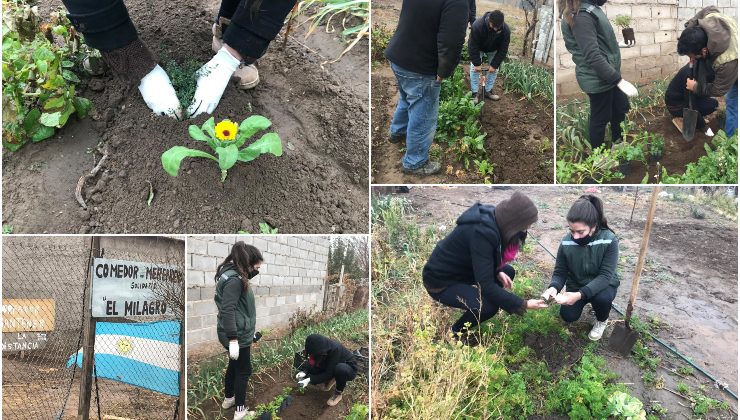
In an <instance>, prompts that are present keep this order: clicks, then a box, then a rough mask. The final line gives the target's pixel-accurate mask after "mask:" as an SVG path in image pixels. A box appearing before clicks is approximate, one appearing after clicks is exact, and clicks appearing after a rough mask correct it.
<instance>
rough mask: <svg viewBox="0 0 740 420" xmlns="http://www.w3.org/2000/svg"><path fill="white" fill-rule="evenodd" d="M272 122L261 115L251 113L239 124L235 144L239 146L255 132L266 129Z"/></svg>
mask: <svg viewBox="0 0 740 420" xmlns="http://www.w3.org/2000/svg"><path fill="white" fill-rule="evenodd" d="M271 125H272V123H271V122H270V120H268V119H267V118H265V117H263V116H262V115H252V116H251V117H249V118H247V119H246V120H244V121H242V123H241V124H239V133H238V134H237V136H236V139H237V146H241V145H242V144H244V142H245V141H247V140H248V139H249V138H251V137H252V136H253V135H255V134H256V133H257V132H259V131H262V130H267V129H268V128H269V127H270V126H271Z"/></svg>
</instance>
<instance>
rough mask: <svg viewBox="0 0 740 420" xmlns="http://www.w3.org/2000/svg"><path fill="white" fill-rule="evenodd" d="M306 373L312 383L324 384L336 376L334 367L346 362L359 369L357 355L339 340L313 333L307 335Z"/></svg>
mask: <svg viewBox="0 0 740 420" xmlns="http://www.w3.org/2000/svg"><path fill="white" fill-rule="evenodd" d="M305 350H306V357H308V358H309V361H308V362H307V363H306V364H305V366H306V367H307V368H306V371H305V372H306V374H307V375H308V377H309V378H311V383H312V384H322V383H325V382H326V381H328V380H330V379H331V378H333V377H334V368H336V367H337V365H338V364H339V363H346V364H348V365H350V366H352V368H353V369H354V370H355V371H357V366H355V356H354V355H353V354H352V352H351V351H349V350H347V349H346V348H345V347H344V346H343V345H342V344H341V343H339V342H338V341H334V340H331V339H329V338H327V337H324V336H323V335H319V334H311V335H309V336H308V337H306V347H305Z"/></svg>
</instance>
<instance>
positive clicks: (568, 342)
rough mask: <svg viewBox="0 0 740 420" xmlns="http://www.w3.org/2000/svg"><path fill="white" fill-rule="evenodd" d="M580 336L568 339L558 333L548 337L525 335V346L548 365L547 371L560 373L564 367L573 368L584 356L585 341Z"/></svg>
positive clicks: (552, 333)
mask: <svg viewBox="0 0 740 420" xmlns="http://www.w3.org/2000/svg"><path fill="white" fill-rule="evenodd" d="M578 337H580V336H576V337H573V336H569V337H567V338H566V339H563V337H561V336H560V334H558V333H556V332H551V333H549V334H547V335H540V334H530V333H527V334H525V335H524V345H526V346H527V347H529V348H531V349H532V350H533V351H534V354H536V355H537V358H538V359H541V360H542V361H544V362H545V364H546V365H547V370H548V371H549V372H550V373H552V374H555V373H558V372H560V369H562V368H564V367H569V366H573V365H574V364H576V363H578V361H579V360H581V356H583V345H584V342H583V340H579V339H578Z"/></svg>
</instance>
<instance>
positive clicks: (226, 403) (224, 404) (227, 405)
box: [221, 397, 236, 410]
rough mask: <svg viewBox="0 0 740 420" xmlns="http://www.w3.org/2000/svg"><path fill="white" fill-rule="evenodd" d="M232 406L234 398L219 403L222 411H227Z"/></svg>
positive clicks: (234, 403)
mask: <svg viewBox="0 0 740 420" xmlns="http://www.w3.org/2000/svg"><path fill="white" fill-rule="evenodd" d="M234 405H236V397H231V398H224V402H222V403H221V407H222V408H223V409H224V410H228V409H229V408H231V407H233V406H234Z"/></svg>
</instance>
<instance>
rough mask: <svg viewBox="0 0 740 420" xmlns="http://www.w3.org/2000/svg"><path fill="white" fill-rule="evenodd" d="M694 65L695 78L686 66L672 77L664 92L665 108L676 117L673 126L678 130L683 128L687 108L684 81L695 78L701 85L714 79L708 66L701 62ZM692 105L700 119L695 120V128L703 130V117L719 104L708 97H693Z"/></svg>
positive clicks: (687, 96) (686, 92) (704, 123)
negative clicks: (683, 118)
mask: <svg viewBox="0 0 740 420" xmlns="http://www.w3.org/2000/svg"><path fill="white" fill-rule="evenodd" d="M694 65H695V66H696V69H695V70H694V72H695V74H696V76H695V77H692V75H691V73H692V69H691V68H690V67H689V65H688V64H687V65H685V66H683V67H682V68H681V70H679V71H678V73H676V75H675V76H673V79H672V80H671V82H670V83H669V84H668V87H667V88H666V91H665V105H666V108H667V109H668V112H669V113H670V114H671V115H673V116H674V117H676V118H674V119H673V124H674V125H675V126H676V128H678V129H679V130H682V127H683V122H682V117H683V109H684V108H688V106H689V92H688V91H687V90H686V80H688V79H690V78H695V79H696V80H701V81H702V82H701V83H707V82H709V83H711V81H712V80H713V79H714V71H713V70H712V67H711V66H710V65H707V63H701V62H697V63H694ZM692 105H693V107H694V109H695V110H697V111H699V115H701V118H697V119H696V128H697V129H703V128H704V126H705V125H706V122H705V121H704V117H705V116H707V115H709V114H711V113H712V112H714V111H715V110H716V109H717V106H719V102H718V101H717V100H716V99H714V98H712V97H709V96H698V95H694V98H693V99H692Z"/></svg>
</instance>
